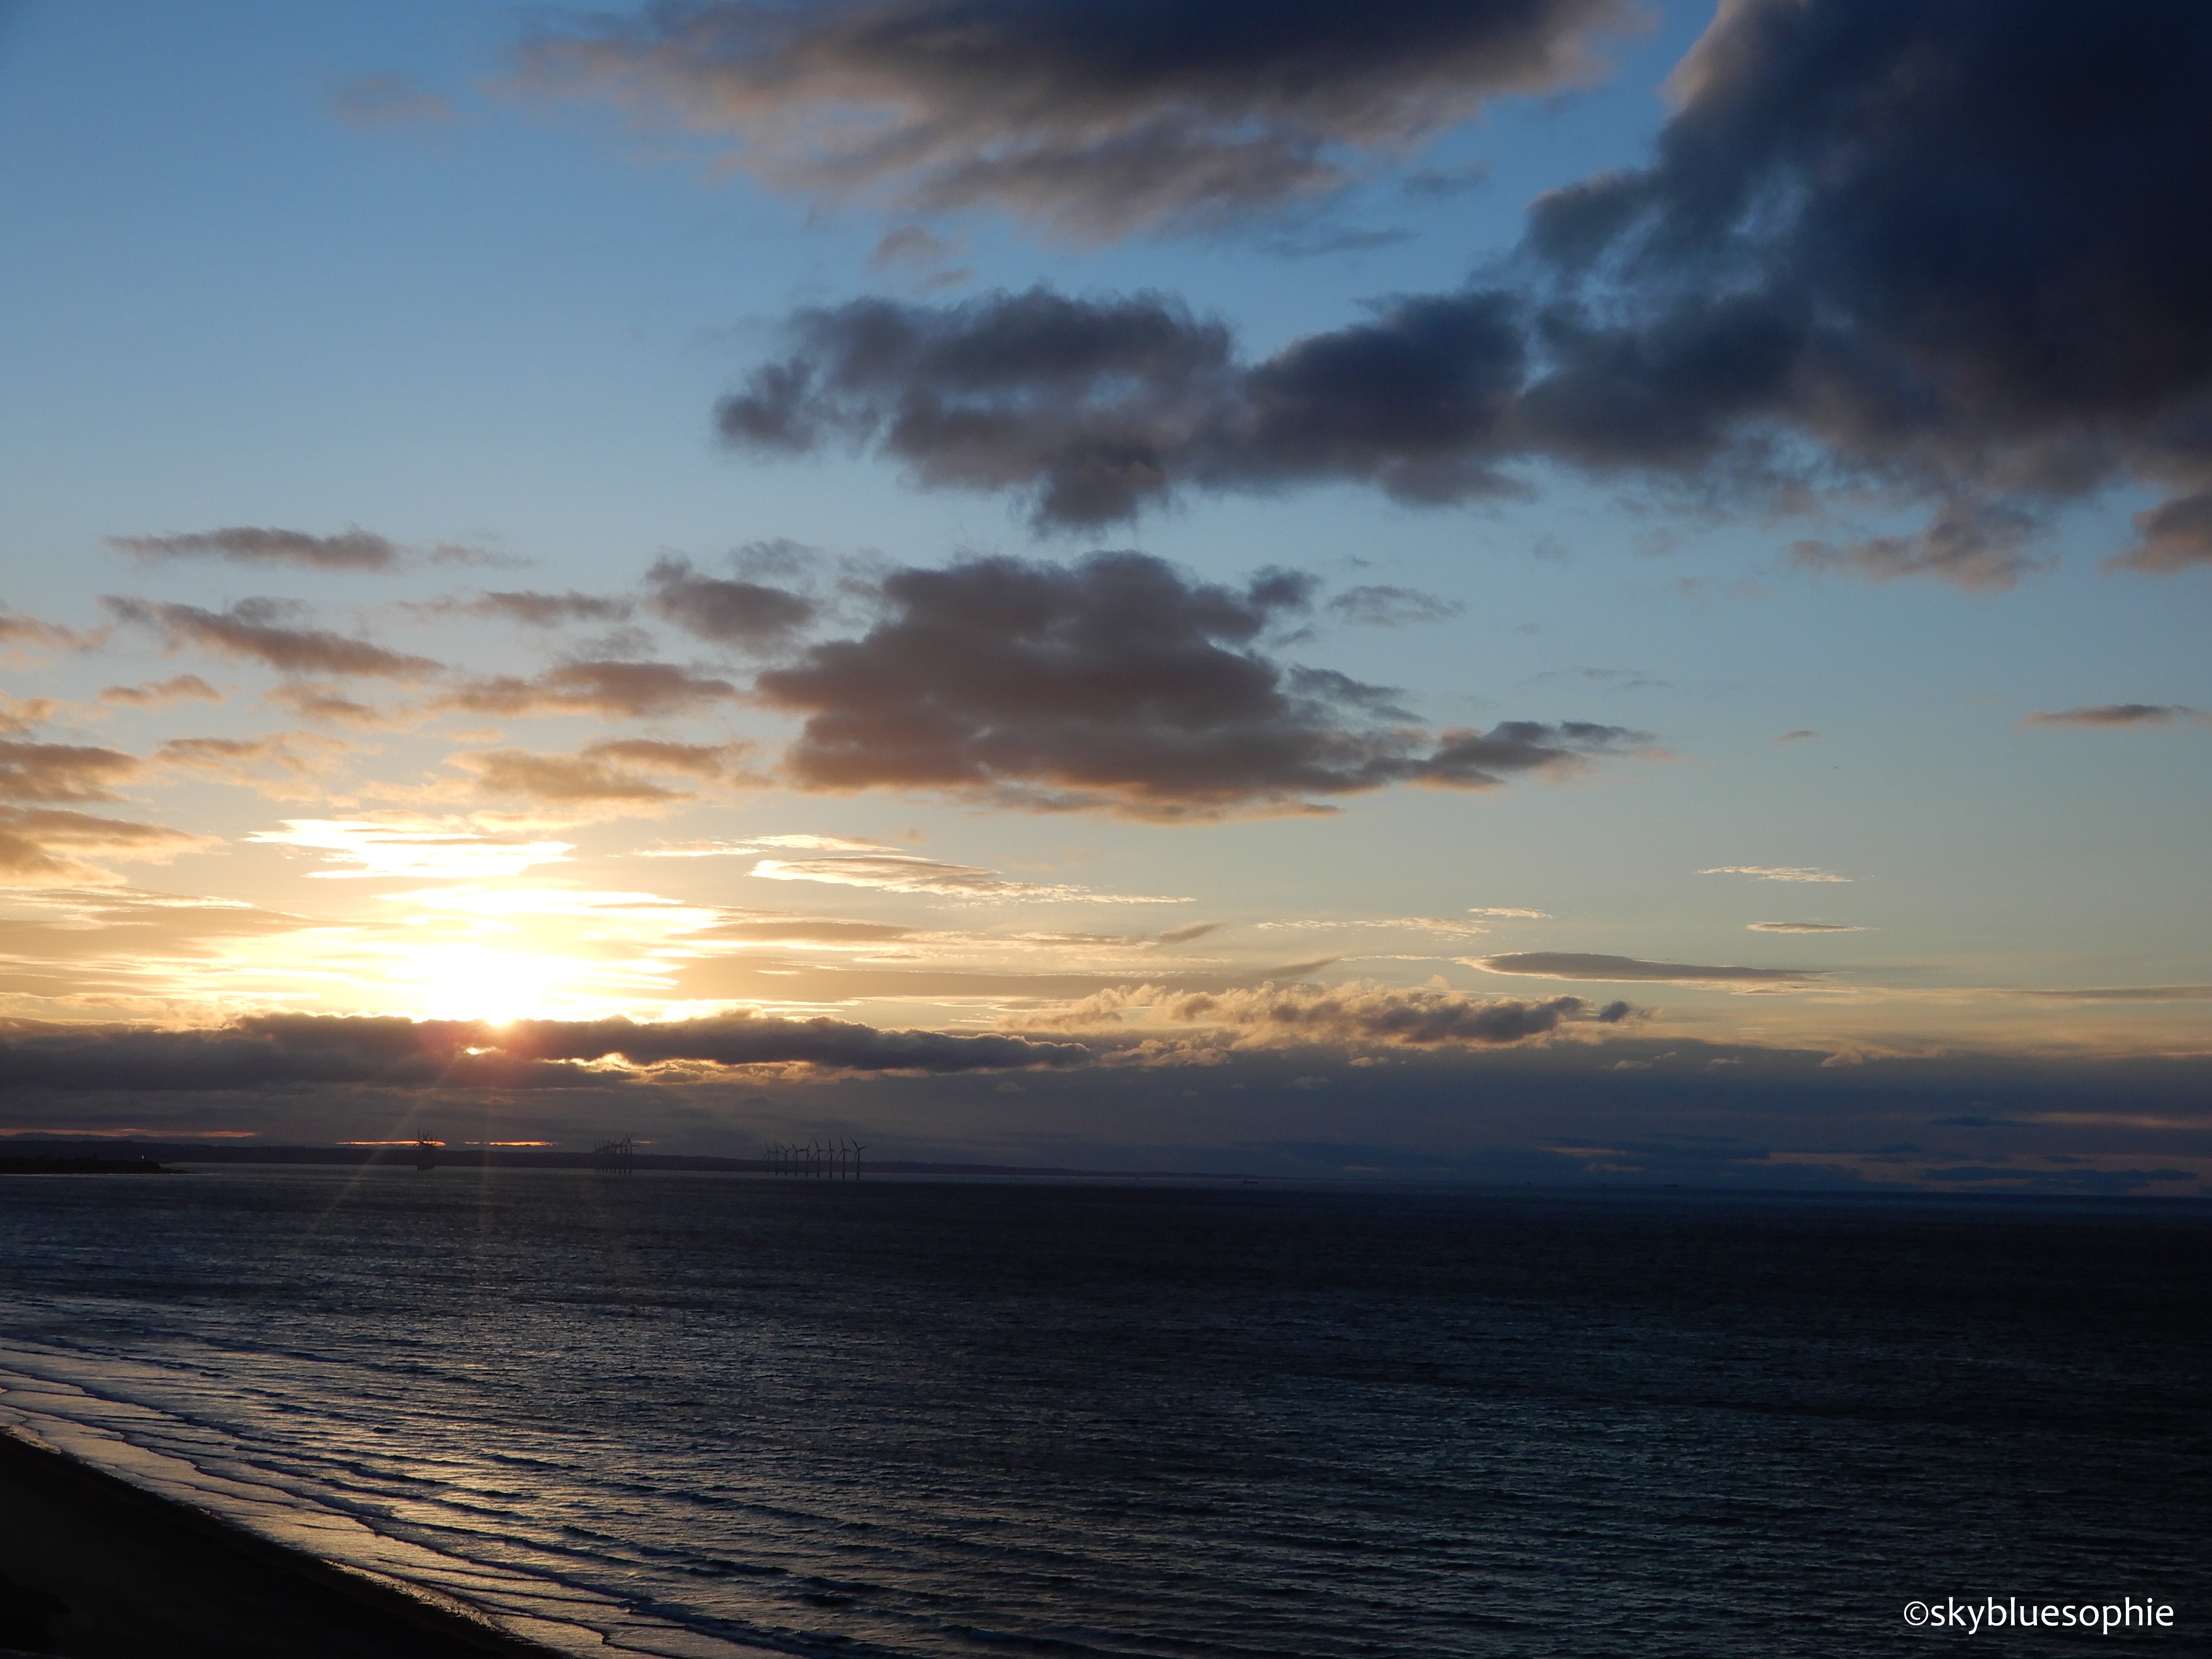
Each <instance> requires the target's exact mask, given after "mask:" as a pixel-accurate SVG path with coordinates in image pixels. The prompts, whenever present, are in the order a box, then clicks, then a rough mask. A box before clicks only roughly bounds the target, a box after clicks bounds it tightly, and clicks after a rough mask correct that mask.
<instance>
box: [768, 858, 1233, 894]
mask: <svg viewBox="0 0 2212 1659" xmlns="http://www.w3.org/2000/svg"><path fill="white" fill-rule="evenodd" d="M752 873H753V874H754V875H756V876H759V877H762V878H764V879H766V880H769V881H819V882H827V883H829V884H831V885H833V886H839V887H872V888H877V889H879V890H883V891H885V892H891V893H924V894H928V895H930V896H933V897H937V898H958V899H1048V900H1056V901H1060V902H1073V903H1083V904H1188V903H1189V902H1191V901H1190V900H1189V899H1188V898H1187V897H1178V896H1163V895H1157V894H1137V893H1100V892H1094V891H1093V890H1091V889H1090V888H1087V887H1076V886H1070V885H1066V884H1057V883H1042V882H1030V881H1017V880H1015V879H1014V878H1012V877H1009V876H1005V875H1001V874H1000V872H997V871H995V870H985V869H979V868H977V867H976V866H973V865H966V864H943V863H939V861H938V860H935V859H925V858H921V857H917V856H916V855H915V854H910V853H844V854H837V855H836V856H835V857H830V858H817V859H763V860H761V861H760V862H759V863H757V864H756V865H755V866H753V868H752Z"/></svg>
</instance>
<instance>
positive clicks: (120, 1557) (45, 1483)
mask: <svg viewBox="0 0 2212 1659" xmlns="http://www.w3.org/2000/svg"><path fill="white" fill-rule="evenodd" d="M0 1578H4V1580H5V1583H4V1584H0V1651H6V1650H9V1649H11V1648H12V1649H14V1650H22V1651H27V1652H33V1653H52V1654H57V1655H62V1656H67V1659H150V1656H156V1655H158V1656H161V1659H198V1656H202V1655H205V1656H209V1659H214V1656H217V1655H220V1656H223V1659H245V1656H254V1655H271V1656H274V1655H286V1656H292V1655H301V1656H305V1655H314V1656H326V1659H353V1656H361V1659H369V1656H378V1659H388V1656H393V1655H402V1654H404V1655H407V1656H410V1659H417V1656H419V1659H484V1656H506V1659H544V1655H545V1653H546V1652H547V1651H548V1650H545V1649H542V1648H538V1647H536V1646H534V1645H532V1644H529V1643H526V1642H520V1641H517V1640H515V1639H514V1638H511V1637H508V1636H506V1635H504V1634H502V1633H501V1632H498V1631H495V1630H493V1629H492V1628H490V1627H489V1626H486V1625H483V1624H481V1623H479V1622H477V1621H475V1620H471V1619H468V1618H466V1617H465V1616H464V1615H463V1614H461V1613H458V1612H452V1611H447V1609H445V1608H442V1607H437V1606H435V1605H433V1604H432V1603H430V1602H428V1601H424V1600H422V1599H421V1598H420V1597H418V1596H415V1595H409V1594H406V1593H405V1592H403V1591H401V1590H399V1589H394V1588H392V1587H389V1586H387V1585H384V1584H380V1583H377V1582H375V1581H374V1580H373V1579H370V1578H368V1577H364V1576H363V1575H362V1574H359V1573H355V1572H349V1571H345V1570H343V1569H341V1568H338V1567H334V1566H331V1565H329V1564H327V1563H325V1562H322V1561H318V1560H316V1559H313V1557H311V1556H307V1555H303V1554H301V1553H298V1552H296V1551H293V1550H289V1549H286V1548H284V1547H283V1546H281V1545H278V1544H274V1543H271V1542H270V1541H267V1540H265V1539H262V1538H258V1537H255V1536H254V1535H253V1534H251V1533H248V1532H245V1531H242V1530H240V1529H239V1528H234V1527H231V1526H228V1525H225V1524H224V1523H222V1522H219V1521H217V1520H216V1519H214V1518H213V1517H211V1516H208V1515H206V1514H204V1513H202V1512H199V1511H197V1510H191V1509H188V1508H186V1507H185V1506H184V1505H181V1504H173V1503H170V1502H168V1501H167V1500H166V1499H164V1498H157V1497H155V1496H154V1495H153V1494H151V1493H149V1492H143V1491H141V1490H139V1489H138V1488H137V1487H135V1486H131V1485H129V1484H128V1483H126V1482H125V1481H122V1480H117V1479H116V1478H115V1477H114V1476H112V1475H109V1474H104V1473H102V1472H101V1471H100V1470H97V1469H94V1468H88V1467H87V1466H85V1465H84V1464H82V1463H79V1462H75V1461H73V1460H71V1459H70V1458H66V1457H64V1456H62V1455H59V1454H58V1453H55V1452H51V1451H48V1450H46V1449H43V1448H41V1447H37V1446H33V1445H31V1444H29V1443H27V1442H26V1441H24V1440H22V1439H21V1438H19V1437H15V1436H14V1435H12V1434H8V1433H5V1432H0Z"/></svg>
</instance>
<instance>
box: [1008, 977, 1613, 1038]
mask: <svg viewBox="0 0 2212 1659" xmlns="http://www.w3.org/2000/svg"><path fill="white" fill-rule="evenodd" d="M1138 1009H1142V1010H1148V1011H1149V1012H1151V1013H1152V1015H1154V1016H1155V1017H1156V1018H1161V1019H1164V1020H1167V1021H1169V1022H1170V1023H1173V1024H1182V1025H1206V1026H1215V1027H1226V1028H1229V1029H1232V1030H1241V1031H1243V1033H1245V1034H1246V1038H1247V1040H1249V1041H1250V1042H1258V1043H1273V1042H1355V1043H1359V1042H1373V1043H1384V1044H1389V1045H1394V1046H1399V1047H1404V1048H1440V1047H1443V1046H1447V1045H1455V1046H1475V1047H1495V1046H1498V1045H1501V1044H1507V1043H1515V1042H1523V1041H1525V1040H1527V1039H1528V1038H1529V1037H1534V1036H1544V1035H1546V1034H1547V1033H1549V1032H1553V1031H1556V1030H1559V1027H1560V1026H1561V1025H1562V1024H1567V1023H1570V1022H1577V1021H1597V1022H1601V1023H1603V1024H1615V1023H1617V1022H1619V1021H1620V1020H1621V1019H1623V1018H1626V1017H1627V1016H1628V1014H1629V1013H1630V1012H1632V1010H1631V1009H1630V1007H1629V1006H1628V1004H1626V1003H1625V1002H1615V1003H1611V1004H1608V1005H1607V1006H1604V1007H1599V1006H1596V1005H1595V1004H1593V1003H1590V1002H1588V1001H1585V1000H1583V998H1581V997H1574V996H1563V997H1553V998H1551V999H1550V1000H1547V1001H1544V1002H1523V1001H1521V1000H1516V999H1512V998H1484V997H1474V996H1468V995H1466V994H1462V993H1461V992H1457V991H1447V990H1432V989H1424V990H1394V989H1389V988H1387V987H1381V986H1376V985H1367V984H1360V983H1357V982H1355V983H1351V984H1345V985H1336V986H1321V985H1285V986H1277V985H1273V984H1267V985H1258V986H1251V987H1243V988H1241V989H1229V990H1220V991H1176V990H1172V989H1170V988H1169V987H1164V986H1159V985H1138V986H1122V987H1116V988H1114V989H1111V990H1108V991H1103V992H1100V993H1098V994H1095V995H1093V996H1091V997H1087V998H1085V999H1084V1000H1082V1001H1080V1002H1078V1003H1072V1004H1068V1005H1066V1006H1063V1007H1061V1008H1058V1009H1053V1010H1048V1011H1045V1012H1043V1013H1042V1014H1041V1015H1039V1016H1036V1017H1035V1018H1034V1020H1033V1021H1032V1020H1030V1018H1028V1017H1025V1018H1024V1023H1035V1024H1047V1025H1050V1026H1053V1027H1055V1028H1060V1029H1067V1030H1079V1029H1085V1028H1097V1027H1101V1026H1111V1025H1115V1024H1120V1023H1121V1021H1122V1018H1123V1017H1124V1015H1125V1014H1126V1013H1127V1012H1130V1011H1131V1010H1138Z"/></svg>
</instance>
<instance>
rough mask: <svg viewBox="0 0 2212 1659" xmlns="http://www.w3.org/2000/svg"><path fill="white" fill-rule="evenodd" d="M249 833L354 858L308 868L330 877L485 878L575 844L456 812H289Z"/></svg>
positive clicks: (553, 859)
mask: <svg viewBox="0 0 2212 1659" xmlns="http://www.w3.org/2000/svg"><path fill="white" fill-rule="evenodd" d="M246 840H247V841H249V842H259V843H261V844H263V845H265V846H271V847H292V848H299V849H301V851H303V852H307V853H311V854H317V855H319V856H320V857H321V858H322V859H323V860H325V862H331V863H337V864H340V865H351V866H354V867H353V868H351V869H343V868H342V869H335V870H315V871H311V872H309V874H310V875H311V876H313V877H318V878H322V879H325V880H344V879H349V878H376V879H386V878H413V879H416V880H452V881H479V880H483V879H485V878H491V877H498V876H519V875H520V874H521V873H522V872H524V871H526V870H528V869H531V868H532V867H533V866H537V865H540V864H565V863H567V862H568V854H569V851H570V850H571V844H570V843H569V842H564V841H529V840H526V839H523V838H522V837H520V836H513V835H502V834H498V833H495V832H489V831H486V830H484V829H479V828H478V827H477V826H476V825H475V824H472V823H469V822H467V821H466V820H455V819H446V820H428V819H421V818H415V819H404V818H398V817H388V818H380V819H372V818H286V819H285V820H283V828H282V829H257V830H254V831H252V833H251V834H249V835H247V836H246Z"/></svg>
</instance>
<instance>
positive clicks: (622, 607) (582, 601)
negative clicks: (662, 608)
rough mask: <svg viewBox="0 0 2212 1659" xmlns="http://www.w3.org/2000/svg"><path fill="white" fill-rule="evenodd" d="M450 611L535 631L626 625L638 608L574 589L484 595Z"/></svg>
mask: <svg viewBox="0 0 2212 1659" xmlns="http://www.w3.org/2000/svg"><path fill="white" fill-rule="evenodd" d="M450 608H451V609H453V610H457V611H466V612H468V613H469V614H470V615H471V616H477V617H500V618H501V619H502V620H504V621H507V622H519V623H526V624H527V625H528V626H530V627H532V628H557V627H559V626H560V625H561V624H562V623H572V622H627V621H628V620H629V617H630V615H631V612H632V611H634V609H635V606H633V605H631V604H630V602H629V600H628V599H611V598H608V597H606V596H605V595H602V594H598V593H579V592H576V590H575V589H574V588H573V587H572V588H570V589H569V590H568V592H565V593H540V592H533V591H531V590H528V589H523V590H520V591H510V592H489V593H482V594H479V595H477V598H475V599H471V600H470V601H469V602H468V603H466V604H465V605H458V604H457V605H452V606H451V607H450Z"/></svg>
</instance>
